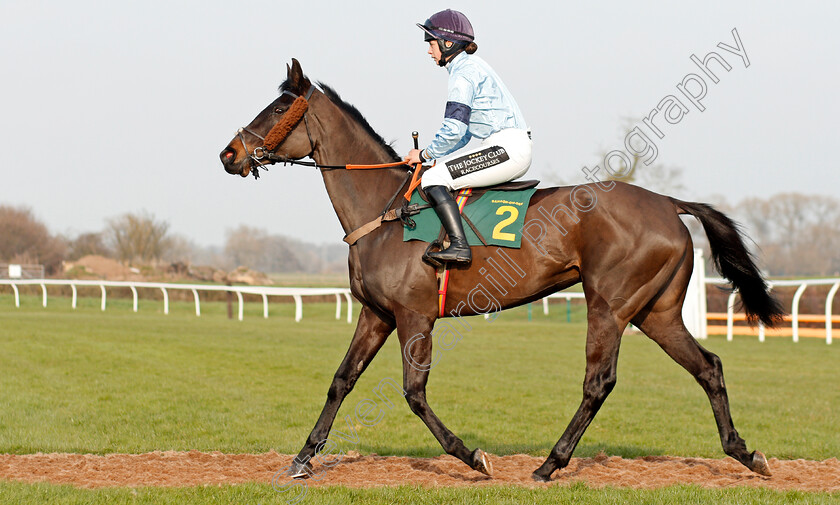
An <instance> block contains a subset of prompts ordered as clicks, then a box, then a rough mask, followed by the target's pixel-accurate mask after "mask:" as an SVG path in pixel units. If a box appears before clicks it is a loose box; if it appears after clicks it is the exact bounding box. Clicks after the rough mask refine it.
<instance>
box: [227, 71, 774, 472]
mask: <svg viewBox="0 0 840 505" xmlns="http://www.w3.org/2000/svg"><path fill="white" fill-rule="evenodd" d="M286 70H287V75H286V80H285V82H283V83H282V84H281V86H280V88H279V90H280V95H279V97H278V98H276V99H275V100H274V101H273V102H271V103H270V104H269V105H268V106H267V107H266V108H265V109H264V110H262V111H261V112H260V113H259V114H258V115H257V116H256V117H255V118H254V120H253V121H252V122H251V123H250V124H249V125H248V126H247V127H243V128H240V129H239V131H238V133H237V135H236V136H235V137H234V138H233V139H232V140H231V142H230V143H229V144H228V145H227V147H225V148H224V149H223V150H222V152H221V154H220V159H221V161H222V164H223V167H224V169H225V170H226V171H227V172H228V173H230V174H235V175H240V176H242V177H247V176H248V174H249V173H254V175H258V171H259V170H260V169H262V168H265V167H266V166H268V165H269V164H272V163H275V162H281V161H282V162H297V160H301V159H303V158H310V159H312V160H314V162H315V163H314V164H312V163H311V162H308V163H310V164H312V165H315V166H316V167H318V168H319V170H320V174H321V176H322V177H323V180H324V185H325V186H326V190H327V193H328V194H329V198H330V201H331V202H332V205H333V207H334V210H335V213H336V215H337V216H338V220H339V222H340V223H341V226H342V228H343V229H344V231H345V232H346V233H347V234H351V233H353V232H354V231H356V230H359V229H360V228H362V227H363V226H365V225H366V224H368V223H371V222H372V220H374V221H375V218H376V217H377V216H381V215H382V214H383V213H384V211H382V209H383V208H385V210H388V209H390V208H392V207H393V204H394V201H395V198H394V197H395V196H396V195H398V194H401V192H402V191H404V190H405V189H406V187H407V186H408V185H409V181H408V180H407V178H406V174H407V169H408V167H406V166H399V162H400V161H401V159H400V157H399V156H398V155H397V153H396V152H395V151H394V150H393V148H392V147H391V146H390V145H389V144H387V143H386V142H385V141H384V140H383V139H382V137H381V136H379V135H378V134H377V133H376V132H375V131H374V130H373V129H372V128H371V126H370V125H369V124H368V122H367V121H366V120H365V118H364V117H363V116H362V114H361V113H359V111H358V110H357V109H356V108H355V107H353V106H352V105H350V104H348V103H347V102H345V101H343V100H342V99H341V97H340V96H339V95H338V94H337V93H336V92H335V91H334V90H333V89H331V88H330V87H329V86H327V85H325V84H323V83H321V82H318V83H317V86H316V85H313V84H312V82H311V81H310V80H309V78H308V77H306V76H305V75H304V73H303V70H302V68H301V65H300V63H299V62H298V61H297V60H296V59H293V60H292V65H291V66H289V65H288V64H287V65H286ZM300 163H307V162H300ZM357 163H367V164H390V165H398V166H388V167H387V168H380V169H378V170H349V169H347V168H351V167H348V166H347V165H349V164H357ZM680 215H691V216H694V217H695V218H697V219H698V220H699V221H700V222H701V223H702V225H703V228H704V230H705V233H706V235H707V237H708V240H709V243H710V248H711V256H712V259H713V261H714V263H715V266H716V267H717V269H718V270H719V271H720V273H721V275H723V276H724V277H725V278H726V279H728V280H729V281H730V282H731V283H732V287H733V289H737V290H738V291H739V292H740V296H741V303H742V305H743V306H744V309H745V312H746V314H747V317H748V319H749V320H750V322H751V323H752V324H755V323H756V322H758V321H761V322H762V323H763V324H765V325H767V326H769V327H772V326H774V325H775V324H777V323H778V322H779V321H780V320H781V318H782V315H783V310H782V307H781V305H780V304H779V302H778V300H776V299H775V298H774V297H773V296H772V295H771V294H770V293H769V290H768V286H767V283H766V280H765V279H764V278H763V277H762V275H761V273H760V272H759V270H758V268H757V266H756V264H755V259H754V258H753V257H752V255H751V253H750V252H749V251H748V250H747V248H746V247H745V245H744V236H743V233H742V232H741V231H740V230H739V228H738V227H737V225H736V224H735V223H734V222H733V221H732V220H730V219H729V218H728V217H727V216H725V215H724V214H722V213H721V212H719V211H717V210H716V209H714V208H713V207H711V206H709V205H706V204H703V203H694V202H685V201H680V200H677V199H675V198H671V197H668V196H664V195H660V194H656V193H653V192H650V191H647V190H645V189H643V188H640V187H636V186H633V185H630V184H625V183H622V182H600V181H599V182H597V183H589V184H585V185H580V186H575V187H552V188H546V189H537V191H536V193H534V195H533V197H532V199H531V202H530V205H529V207H528V209H527V211H526V218H525V229H524V230H523V236H524V237H526V239H523V240H522V244H521V247H520V248H519V249H513V248H504V250H503V251H502V248H496V247H487V246H478V247H474V248H473V261H472V263H471V264H470V265H469V266H468V267H458V268H454V269H453V270H452V275H451V277H450V281H449V289H448V294H447V296H446V299H445V306H444V307H443V310H442V311H441V310H440V307H439V305H438V304H439V297H438V294H439V293H438V282H437V278H436V269H435V268H434V267H433V266H431V265H428V264H426V263H424V262H422V261H421V256H422V254H423V252H424V248H425V247H426V244H425V243H422V242H418V241H408V242H405V241H403V226H400V225H399V224H398V222H397V223H377V224H376V226H374V227H373V230H372V231H370V232H369V233H367V234H366V235H364V236H362V237H361V238H359V239H358V240H357V241H356V242H355V243H354V244H353V245H351V246H350V249H349V258H348V263H349V275H350V289H351V291H352V293H353V296H354V297H355V298H356V299H358V300H359V302H360V303H361V305H362V309H361V313H360V314H359V319H358V323H357V326H356V329H355V333H354V335H353V337H352V340H351V342H350V346H349V348H348V350H347V353H346V355H345V356H344V359H343V360H342V361H341V364H340V365H339V366H338V369H337V371H336V373H335V376H334V377H333V379H332V383H331V384H330V386H329V389H328V391H327V398H326V401H325V404H324V407H323V410H322V411H321V414H320V416H319V417H318V420H317V422H316V423H315V426H314V427H313V429H312V431H311V433H310V434H309V437H308V438H307V439H306V441H305V443H304V445H303V448H302V449H301V451H300V453H299V454H298V455H297V456H296V458H295V459H294V461H293V464H292V466H291V467H290V468H289V470H288V473H287V475H289V476H290V477H295V478H306V477H307V476H309V475H310V474H312V471H313V470H312V466H311V461H310V460H311V458H312V457H313V456H315V454H316V451H318V450H319V449H321V448H322V447H323V441H325V440H326V439H327V436H328V434H329V432H330V430H331V428H332V425H333V421H334V420H335V417H336V413H337V411H338V409H339V407H340V406H341V404H342V401H343V400H344V399H345V397H346V396H347V395H348V394H349V393H350V391H351V390H352V389H353V386H354V384H355V383H356V381H357V380H358V379H359V377H360V376H361V374H362V373H363V372H364V371H365V369H366V368H367V366H368V365H369V364H370V362H371V360H372V359H373V358H374V356H375V355H376V353H377V352H378V351H379V349H380V348H381V347H382V345H383V343H384V342H385V341H386V339H387V338H388V337H389V336H390V335H391V333H392V332H393V331H394V330H395V329H396V331H397V338H398V339H399V343H400V346H401V348H402V350H403V352H402V365H403V367H402V369H403V391H402V393H403V394H404V396H405V399H406V401H407V402H408V406H409V408H410V409H411V411H412V412H413V413H414V414H416V415H417V416H418V417H419V418H420V419H421V420H422V421H423V423H425V425H426V426H427V427H428V429H429V430H430V431H431V433H432V434H433V435H434V437H435V438H436V439H437V440H438V442H439V443H440V445H441V447H442V448H443V450H444V451H446V453H447V454H450V455H452V456H454V457H456V458H458V459H459V460H461V461H463V462H464V463H465V464H466V465H467V466H469V467H470V468H472V469H474V470H477V471H479V472H481V473H484V474H486V475H492V471H493V469H492V463H491V461H490V459H489V458H488V456H487V454H486V453H485V452H484V451H482V450H481V449H480V448H476V449H474V450H470V449H468V448H467V447H466V446H465V444H464V442H463V441H462V440H461V439H460V438H458V437H457V436H456V435H455V434H454V433H453V432H452V431H450V430H449V429H448V428H447V427H446V426H445V425H444V423H443V422H442V421H441V420H440V419H439V418H438V416H437V415H436V414H435V413H434V411H433V410H432V408H431V407H430V406H429V403H428V401H427V399H426V383H427V380H428V378H429V371H430V369H431V366H430V365H431V359H432V342H433V338H432V336H433V335H432V331H433V327H434V324H435V321H436V320H437V319H439V318H440V317H441V313H444V315H445V316H444V317H456V318H457V317H464V316H469V315H478V314H482V313H487V312H489V311H490V310H491V307H490V305H491V304H490V303H489V302H488V301H487V300H486V299H481V303H479V297H478V296H477V295H476V289H475V288H476V286H478V285H481V286H485V287H486V286H489V285H493V286H495V292H494V293H493V294H492V295H490V294H488V293H484V297H486V298H488V299H489V298H491V297H492V298H494V299H496V300H497V302H498V304H493V305H494V306H493V307H492V310H494V311H495V310H502V309H507V308H510V307H515V306H519V305H523V304H526V303H529V302H531V301H534V300H539V299H541V298H543V297H545V296H547V295H548V294H550V293H553V292H556V291H560V290H563V289H566V288H568V287H570V286H572V285H575V284H577V283H581V284H582V287H583V292H584V294H585V299H586V308H587V316H586V318H587V330H586V351H585V353H586V371H585V376H584V381H583V396H582V399H581V402H580V405H579V407H578V409H577V411H576V413H575V414H574V416H573V417H572V419H571V421H570V422H569V424H568V426H567V427H566V430H565V431H564V432H563V434H562V436H561V437H560V439H559V440H558V441H557V443H556V444H555V445H554V447H553V448H552V449H551V452H550V454H549V456H548V457H547V458H546V460H545V462H543V463H542V465H541V466H540V467H539V468H537V469H536V470H535V471H534V472H533V474H532V478H533V479H534V480H536V481H542V482H547V481H550V480H551V475H552V474H553V473H554V472H555V471H556V470H558V469H561V468H564V467H565V466H566V465H567V464H568V463H569V460H570V459H571V456H572V453H573V451H574V450H575V447H576V446H577V444H578V442H579V441H580V439H581V437H582V436H583V433H584V431H585V430H586V428H587V427H588V426H589V424H590V422H591V421H592V419H593V418H594V416H595V414H596V413H597V412H598V409H599V408H600V407H601V405H602V404H603V403H604V401H605V400H606V398H607V396H608V395H609V393H610V391H611V390H612V389H613V387H614V386H615V384H616V364H617V360H618V352H619V346H620V343H621V336H622V333H623V331H624V329H625V328H626V327H627V326H628V324H631V323H632V324H633V325H635V327H636V328H638V329H639V330H641V331H642V332H643V333H644V334H645V335H647V336H648V337H649V338H651V339H652V340H653V341H654V342H656V343H657V344H658V345H659V346H660V347H661V348H662V349H663V350H664V351H665V352H666V353H667V354H668V356H670V357H671V358H672V359H673V360H674V361H676V362H677V363H679V364H680V365H681V366H682V367H683V368H685V369H686V370H687V371H688V372H689V373H690V374H691V375H692V376H693V377H694V379H695V380H696V381H697V382H698V383H699V384H700V386H701V387H702V388H703V390H704V391H705V393H706V395H707V396H708V398H709V402H710V403H711V407H712V411H713V412H714V417H715V421H716V423H717V427H718V432H719V435H720V441H721V446H722V448H723V451H724V452H725V453H726V454H727V455H729V456H731V457H733V458H734V459H736V460H737V461H739V462H740V463H742V464H743V465H744V466H746V467H747V468H749V469H750V470H752V471H753V472H755V473H758V474H761V475H770V469H769V467H768V464H767V459H766V458H765V456H764V455H763V454H762V453H761V452H759V451H752V452H750V451H748V449H747V445H746V442H745V441H744V440H743V439H742V438H741V437H740V436H739V435H738V432H737V431H736V429H735V427H734V425H733V422H732V417H731V414H730V407H729V399H728V396H727V390H726V387H725V385H724V378H723V367H722V364H721V360H720V359H719V358H718V357H717V356H716V355H715V354H713V353H711V352H709V351H707V350H706V349H704V348H703V347H702V346H701V345H700V344H699V343H698V342H697V340H696V339H695V338H694V337H693V336H692V335H691V334H690V333H689V331H688V330H687V329H686V327H685V325H684V323H683V319H682V305H683V300H684V298H685V296H686V287H687V285H688V282H689V278H690V276H691V272H692V268H693V260H694V253H693V244H692V240H691V236H690V234H689V232H688V230H687V229H686V226H685V225H684V223H683V222H682V221H681V219H680V217H679V216H680ZM500 267H501V268H500ZM490 273H494V275H490ZM502 279H504V281H503V280H502ZM487 290H488V291H489V288H487ZM319 444H321V445H319Z"/></svg>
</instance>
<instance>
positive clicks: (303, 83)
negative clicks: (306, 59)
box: [286, 58, 309, 93]
mask: <svg viewBox="0 0 840 505" xmlns="http://www.w3.org/2000/svg"><path fill="white" fill-rule="evenodd" d="M286 71H287V72H286V81H287V82H288V83H289V87H290V88H292V89H294V90H296V91H297V92H298V93H302V92H304V91H306V90H305V89H303V88H308V87H309V80H308V79H307V78H306V77H305V76H304V75H303V69H302V68H300V62H299V61H298V60H296V59H295V58H292V66H291V68H289V65H288V64H287V65H286Z"/></svg>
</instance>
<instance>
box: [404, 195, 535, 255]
mask: <svg viewBox="0 0 840 505" xmlns="http://www.w3.org/2000/svg"><path fill="white" fill-rule="evenodd" d="M536 191H537V188H531V189H523V190H519V191H488V192H487V193H484V195H482V196H481V197H480V198H479V199H478V200H475V201H473V202H470V203H468V204H467V205H466V207H464V211H463V214H465V215H466V216H467V218H469V220H470V221H472V223H473V224H474V225H475V227H476V228H478V231H479V233H481V235H482V236H483V237H484V240H485V241H486V242H487V245H496V246H502V247H512V248H515V249H518V248H519V247H520V246H521V245H522V226H523V225H524V224H525V212H526V211H527V210H528V202H530V201H531V197H532V196H533V195H534V192H536ZM411 203H418V204H424V203H426V202H424V201H423V199H422V198H420V194H419V193H418V192H417V191H415V192H414V194H413V195H412V196H411ZM412 219H414V221H415V222H416V223H417V226H416V227H415V228H414V229H410V228H408V227H407V226H406V227H404V229H403V241H405V242H408V241H409V240H421V241H423V242H434V241H435V240H437V238H438V235H439V234H440V227H441V224H440V219H438V217H437V214H435V210H434V209H431V208H429V209H423V210H422V211H420V213H419V214H416V215H414V216H412ZM462 222H463V224H464V231H465V232H466V234H467V242H469V244H470V245H471V246H476V245H484V244H482V243H481V240H479V238H478V236H477V235H476V234H475V232H473V230H472V228H470V226H469V225H468V224H467V223H466V222H464V221H463V220H462Z"/></svg>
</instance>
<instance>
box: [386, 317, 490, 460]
mask: <svg viewBox="0 0 840 505" xmlns="http://www.w3.org/2000/svg"><path fill="white" fill-rule="evenodd" d="M433 326H434V320H430V319H428V318H427V317H426V316H423V315H422V314H419V313H416V312H412V311H409V310H405V311H404V313H403V314H398V315H397V335H398V336H399V339H400V348H401V349H402V355H403V356H402V358H403V388H404V389H405V392H406V396H405V399H406V401H407V402H408V406H409V408H411V411H412V412H414V414H416V415H417V417H419V418H420V419H422V420H423V422H424V423H425V424H426V426H427V427H428V428H429V431H431V432H432V435H434V436H435V438H436V439H437V441H438V442H439V443H440V445H441V447H443V450H445V451H446V453H447V454H450V455H452V456H455V457H456V458H458V459H460V460H461V461H463V462H464V463H466V464H467V465H468V466H469V467H470V468H472V469H473V470H477V471H479V472H481V473H483V474H485V475H492V473H493V466H492V464H491V463H490V460H489V458H488V457H487V454H485V453H484V451H482V450H481V449H476V450H474V451H470V450H469V449H467V447H466V446H465V445H464V442H463V441H462V440H461V439H460V438H458V437H457V436H456V435H455V434H454V433H452V431H450V430H449V428H447V427H446V426H445V425H444V424H443V422H442V421H441V420H440V419H439V418H438V417H437V415H435V413H434V412H433V411H432V408H431V407H430V406H429V403H428V402H427V401H426V382H427V381H428V379H429V371H430V370H431V369H432V367H434V365H435V362H433V361H432V327H433Z"/></svg>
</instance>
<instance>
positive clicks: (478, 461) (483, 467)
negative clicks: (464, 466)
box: [472, 449, 493, 477]
mask: <svg viewBox="0 0 840 505" xmlns="http://www.w3.org/2000/svg"><path fill="white" fill-rule="evenodd" d="M472 460H473V464H472V467H473V469H474V470H476V471H479V472H481V473H483V474H484V475H487V476H489V477H492V476H493V464H492V463H490V458H489V457H487V453H486V452H484V451H482V450H481V449H476V450H475V451H473V453H472Z"/></svg>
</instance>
